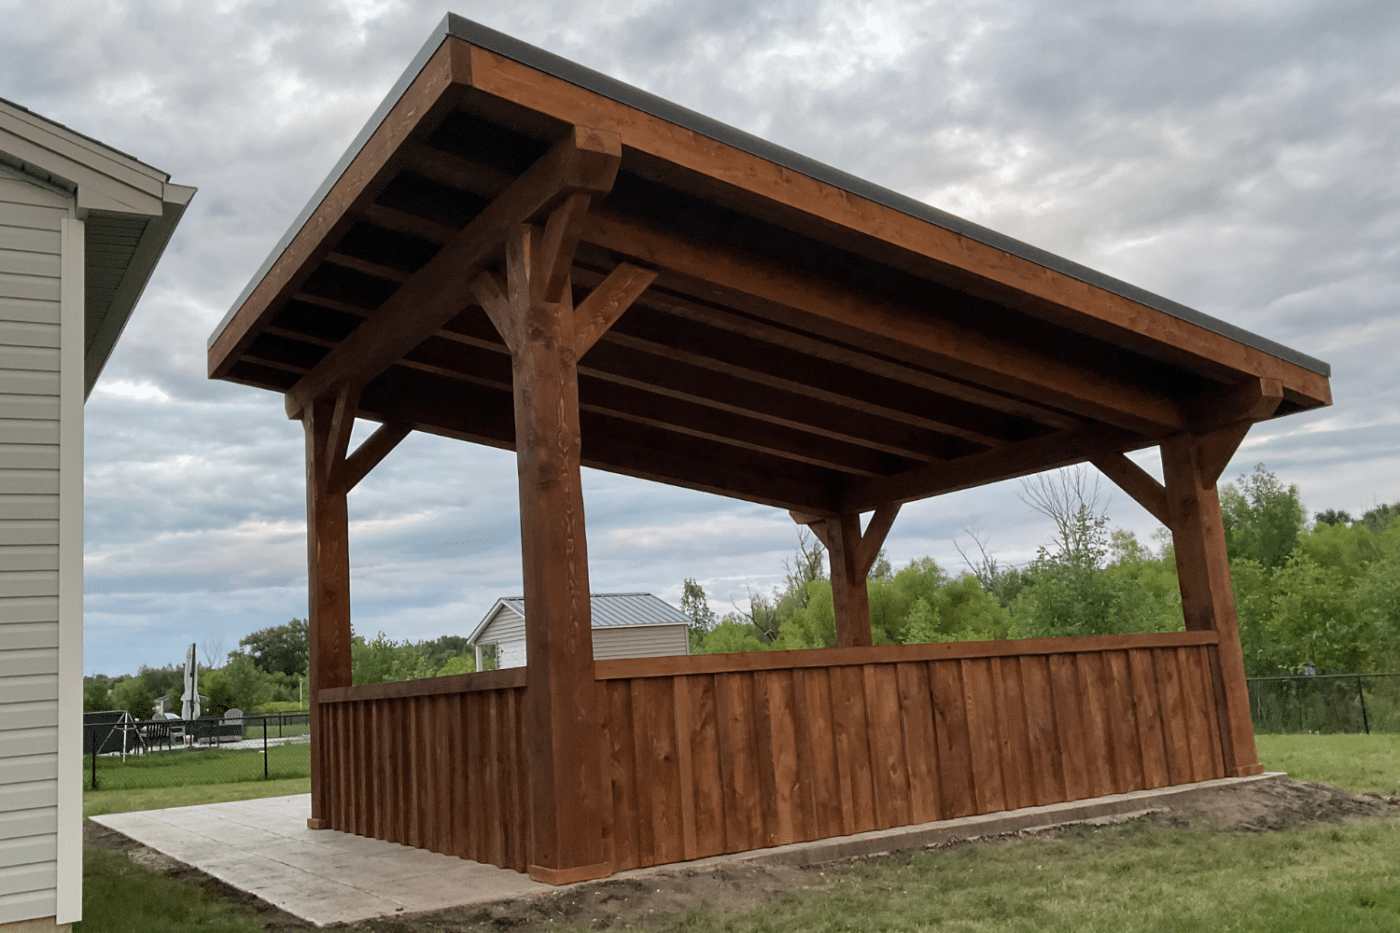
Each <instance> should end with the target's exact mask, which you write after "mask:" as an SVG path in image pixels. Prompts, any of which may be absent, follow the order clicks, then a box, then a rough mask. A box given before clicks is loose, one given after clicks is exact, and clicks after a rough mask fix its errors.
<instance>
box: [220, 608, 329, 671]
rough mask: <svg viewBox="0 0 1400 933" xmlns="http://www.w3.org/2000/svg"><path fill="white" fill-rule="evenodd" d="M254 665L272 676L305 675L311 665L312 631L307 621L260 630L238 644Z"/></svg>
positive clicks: (295, 620) (299, 620) (296, 620)
mask: <svg viewBox="0 0 1400 933" xmlns="http://www.w3.org/2000/svg"><path fill="white" fill-rule="evenodd" d="M238 646H239V647H240V648H247V649H248V651H247V654H248V656H249V657H250V658H252V660H253V663H254V664H256V665H257V666H258V668H260V669H261V670H263V671H266V672H267V673H269V674H289V675H291V676H294V677H297V676H301V675H302V674H305V673H306V671H307V668H308V667H309V666H310V663H311V646H310V629H309V627H308V625H307V624H306V620H305V619H292V620H291V621H290V622H288V623H287V624H285V625H274V626H272V627H271V628H265V629H259V630H258V631H256V632H254V633H253V634H251V635H246V636H244V637H243V639H242V640H241V641H239V642H238Z"/></svg>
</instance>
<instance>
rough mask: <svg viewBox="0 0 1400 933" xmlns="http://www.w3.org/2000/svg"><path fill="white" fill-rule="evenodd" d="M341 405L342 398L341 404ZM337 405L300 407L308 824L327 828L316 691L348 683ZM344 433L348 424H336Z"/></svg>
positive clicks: (344, 514) (345, 538)
mask: <svg viewBox="0 0 1400 933" xmlns="http://www.w3.org/2000/svg"><path fill="white" fill-rule="evenodd" d="M340 407H341V408H342V409H343V408H344V407H345V406H344V403H342V405H341V406H340ZM336 408H337V404H336V401H335V400H332V399H323V400H318V401H316V402H314V403H313V404H311V405H308V406H306V407H305V408H304V409H303V411H302V416H301V421H302V426H303V428H304V429H305V431H306V549H307V578H308V584H309V591H310V593H309V595H310V599H309V603H310V605H309V606H308V624H309V629H310V631H309V633H308V640H309V648H310V655H311V657H310V671H309V675H308V678H307V680H308V692H309V694H310V697H309V700H310V719H311V818H310V819H308V820H307V821H306V825H307V826H308V827H310V828H311V829H329V828H331V818H330V814H331V813H332V812H333V800H334V797H335V794H336V788H335V785H334V782H333V781H332V780H331V776H330V773H329V768H328V760H329V749H327V748H326V732H327V730H326V724H325V722H324V721H323V719H322V710H321V701H320V692H321V690H323V689H326V688H330V687H348V686H350V519H349V511H348V507H347V502H346V492H345V490H343V489H338V488H336V487H334V486H332V484H331V465H332V463H333V461H334V459H335V458H334V454H335V449H334V448H335V440H336V434H337V433H338V432H337V431H336V430H334V429H333V422H336V421H337V420H340V421H342V422H343V420H344V417H343V413H342V418H341V419H337V418H336ZM336 427H340V429H341V430H342V431H343V432H344V433H345V434H346V435H348V433H349V429H348V427H342V426H341V425H336Z"/></svg>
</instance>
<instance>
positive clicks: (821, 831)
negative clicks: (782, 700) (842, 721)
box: [802, 667, 854, 839]
mask: <svg viewBox="0 0 1400 933" xmlns="http://www.w3.org/2000/svg"><path fill="white" fill-rule="evenodd" d="M802 684H803V698H804V700H805V702H804V703H803V704H802V705H803V712H804V714H805V715H806V718H807V733H806V735H807V745H808V747H809V748H810V749H811V753H812V769H811V771H810V772H809V778H808V780H809V783H810V784H811V785H812V798H813V800H814V804H815V811H814V812H815V815H816V826H817V837H816V838H819V839H827V838H830V837H831V836H842V835H846V834H847V833H848V832H851V830H848V829H847V825H848V820H849V821H853V820H854V816H853V814H847V815H843V810H842V806H841V801H842V799H843V797H842V793H841V769H840V768H839V767H838V765H837V762H836V738H835V734H834V726H833V724H832V714H831V678H830V676H829V672H828V671H827V669H826V668H821V667H813V668H808V669H807V670H805V671H803V679H802Z"/></svg>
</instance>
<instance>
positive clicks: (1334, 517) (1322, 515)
mask: <svg viewBox="0 0 1400 933" xmlns="http://www.w3.org/2000/svg"><path fill="white" fill-rule="evenodd" d="M1313 521H1315V522H1317V524H1319V525H1350V524H1351V522H1352V518H1351V513H1350V512H1344V511H1342V510H1340V509H1324V510H1323V511H1321V512H1318V513H1316V514H1315V515H1313Z"/></svg>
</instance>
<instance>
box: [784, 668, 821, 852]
mask: <svg viewBox="0 0 1400 933" xmlns="http://www.w3.org/2000/svg"><path fill="white" fill-rule="evenodd" d="M791 673H792V735H793V745H794V747H795V748H796V750H797V795H796V801H797V814H796V818H795V824H796V827H797V838H798V839H800V840H808V839H820V838H822V834H821V829H820V828H819V825H818V819H817V786H816V785H817V774H816V771H817V765H816V756H815V755H814V754H813V751H812V740H811V735H812V724H811V711H810V710H809V709H808V708H807V675H808V669H807V668H796V669H794V670H793V671H792V672H791Z"/></svg>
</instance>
